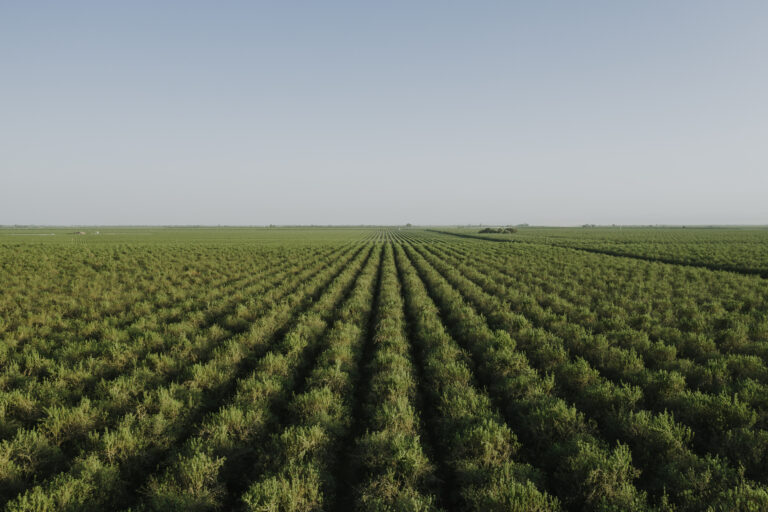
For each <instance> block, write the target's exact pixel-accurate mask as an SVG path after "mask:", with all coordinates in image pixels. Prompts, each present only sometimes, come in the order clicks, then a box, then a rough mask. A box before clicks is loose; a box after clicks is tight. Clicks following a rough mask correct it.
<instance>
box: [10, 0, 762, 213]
mask: <svg viewBox="0 0 768 512" xmlns="http://www.w3.org/2000/svg"><path fill="white" fill-rule="evenodd" d="M767 196H768V2H766V1H764V0H761V1H734V2H726V1H719V2H712V1H706V0H690V1H678V0H676V1H671V2H670V1H666V0H665V1H636V2H625V1H615V0H610V1H608V0H606V1H585V2H572V1H567V2H566V1H563V2H555V1H546V0H544V1H527V2H513V1H500V2H485V1H477V2H475V1H473V2H470V1H466V2H448V1H439V2H438V1H434V2H427V1H402V2H400V1H387V2H367V1H365V2H351V1H350V2H333V1H326V2H315V1H301V2H298V1H297V2H293V1H271V2H258V1H248V2H210V1H205V2H202V1H200V2H198V1H184V2H155V1H153V2H148V1H126V2H111V1H107V2H104V1H99V2H96V1H94V2H79V1H67V2H62V1H52V2H38V1H29V0H24V1H11V0H4V1H2V2H0V224H12V223H39V224H269V223H275V224H284V223H285V224H309V223H319V224H359V223H379V224H386V223H405V222H412V223H431V224H452V223H504V224H506V223H521V222H528V223H536V224H560V225H570V224H581V223H643V224H647V223H685V224H692V223H762V224H765V223H768V198H767Z"/></svg>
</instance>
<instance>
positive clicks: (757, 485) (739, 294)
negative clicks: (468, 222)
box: [0, 227, 768, 511]
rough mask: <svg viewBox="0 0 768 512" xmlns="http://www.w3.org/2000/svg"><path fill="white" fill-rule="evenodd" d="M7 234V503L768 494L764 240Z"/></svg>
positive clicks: (739, 497)
mask: <svg viewBox="0 0 768 512" xmlns="http://www.w3.org/2000/svg"><path fill="white" fill-rule="evenodd" d="M95 231H96V229H90V228H89V229H86V230H85V232H84V233H85V234H84V235H81V234H77V231H76V230H73V229H61V228H53V229H45V228H37V229H1V230H0V287H2V290H3V293H2V295H0V507H2V510H8V511H22V510H73V511H74V510H94V511H96V510H263V511H271V510H296V511H299V510H377V511H379V510H382V511H383V510H424V511H427V510H478V511H480V510H483V511H485V510H489V511H495V510H499V511H501V510H521V511H522V510H533V511H545V510H563V511H571V510H678V511H698V510H754V511H758V510H768V286H766V284H767V281H766V278H765V276H766V275H768V230H766V229H650V228H642V229H641V228H631V229H623V230H619V229H608V228H606V229H602V228H599V229H597V228H596V229H582V228H573V229H566V228H558V229H543V228H525V227H523V228H520V229H519V230H518V231H517V232H516V233H507V234H498V235H496V234H491V235H481V234H478V230H471V229H467V228H463V229H448V228H435V229H416V228H409V229H405V228H403V229H398V228H392V229H389V228H314V229H309V228H304V229H300V228H270V229H267V228H264V229H257V228H165V229H160V228H107V227H105V228H98V231H99V233H98V234H95Z"/></svg>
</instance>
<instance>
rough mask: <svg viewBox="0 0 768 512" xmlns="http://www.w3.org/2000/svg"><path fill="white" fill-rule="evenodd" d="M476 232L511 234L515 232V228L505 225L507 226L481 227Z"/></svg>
mask: <svg viewBox="0 0 768 512" xmlns="http://www.w3.org/2000/svg"><path fill="white" fill-rule="evenodd" d="M478 233H498V234H510V235H511V234H512V233H517V229H515V228H511V227H507V228H483V229H481V230H480V231H478Z"/></svg>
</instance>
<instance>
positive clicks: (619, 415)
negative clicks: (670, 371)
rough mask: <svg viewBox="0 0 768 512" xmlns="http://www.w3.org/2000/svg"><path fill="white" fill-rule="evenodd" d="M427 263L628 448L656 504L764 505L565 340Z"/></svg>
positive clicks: (441, 265) (447, 268)
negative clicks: (572, 350)
mask: <svg viewBox="0 0 768 512" xmlns="http://www.w3.org/2000/svg"><path fill="white" fill-rule="evenodd" d="M428 259H429V260H430V262H431V263H432V264H434V265H436V267H437V268H438V269H439V270H440V272H441V273H443V275H444V276H445V277H446V278H448V279H449V281H450V282H451V284H452V285H454V286H456V287H457V288H458V289H459V290H461V293H462V295H463V296H465V297H467V299H468V300H470V302H471V303H472V305H473V306H474V307H476V308H478V310H479V311H480V312H481V313H482V314H483V315H485V316H486V317H487V318H488V319H489V322H490V324H491V325H495V326H496V327H500V328H503V329H504V330H505V331H506V332H508V333H510V334H511V335H512V336H513V337H514V338H515V339H516V341H517V342H518V346H519V348H520V350H522V351H523V352H524V353H525V354H526V355H527V356H528V357H529V358H530V361H531V362H532V364H533V365H534V366H536V367H537V368H539V369H540V370H542V371H545V372H548V373H551V374H552V375H553V377H554V383H555V384H556V388H555V391H556V392H557V393H558V394H562V396H563V397H564V398H566V399H567V400H569V401H572V402H573V403H575V404H576V405H577V407H578V408H579V409H580V410H581V411H584V412H586V413H587V414H588V415H589V416H590V417H591V418H594V419H596V420H597V424H598V426H599V428H600V432H601V434H602V435H603V436H605V437H606V438H608V439H618V440H620V441H623V442H625V443H627V445H628V446H630V447H631V448H632V453H633V454H635V456H636V457H635V459H636V461H637V463H638V464H639V467H640V468H641V469H642V470H643V487H644V488H646V489H648V490H649V491H650V492H651V494H652V496H653V497H654V499H657V500H658V501H659V503H667V502H669V501H670V500H671V501H672V502H674V503H675V505H676V506H677V507H679V508H680V509H683V510H701V509H702V508H706V507H707V506H708V504H710V503H713V502H716V501H715V500H721V502H720V505H721V506H724V507H727V506H733V505H734V504H735V503H736V502H739V501H740V500H747V501H749V502H751V503H752V504H753V506H755V507H759V506H763V505H764V504H765V503H766V502H765V500H766V499H768V494H766V493H765V492H764V491H762V490H755V488H754V486H753V485H751V484H749V483H748V482H745V481H744V480H743V479H742V477H741V476H740V474H739V472H738V471H737V470H736V469H735V468H732V467H729V465H728V464H726V463H725V462H724V461H722V460H717V459H712V458H710V457H707V458H700V457H698V456H696V455H695V454H694V453H693V452H692V451H691V449H690V447H689V446H688V444H689V443H688V441H690V434H689V433H687V430H686V429H685V428H681V427H680V426H679V425H678V424H677V423H675V422H674V420H673V419H672V418H671V416H670V415H668V414H660V415H655V414H652V413H649V412H648V411H646V410H643V409H642V408H640V407H638V402H639V400H640V397H641V392H640V390H639V388H636V387H635V388H633V387H631V386H627V385H625V384H614V383H612V382H611V381H609V380H607V379H605V378H604V377H602V376H601V375H600V374H599V372H597V370H595V369H593V368H591V367H590V366H589V364H588V363H587V361H585V360H584V359H573V356H572V355H570V354H569V352H568V349H567V348H566V345H565V342H564V340H563V339H561V338H558V337H557V336H556V335H553V334H551V333H549V332H547V331H546V330H542V329H538V328H535V327H534V326H531V325H530V324H529V322H528V320H527V319H526V318H525V317H524V316H521V315H519V314H516V313H513V312H512V311H513V310H514V306H512V310H510V305H509V304H506V303H503V302H502V301H501V300H499V299H498V298H496V297H495V296H493V295H491V294H488V293H486V292H485V291H484V290H483V289H482V288H481V287H479V286H478V285H476V284H474V283H472V282H471V281H470V280H469V279H467V277H465V276H464V275H462V273H459V272H458V271H457V270H455V269H454V268H453V267H452V266H451V265H450V264H449V263H446V262H444V261H442V260H440V259H438V258H436V257H435V256H434V255H433V256H431V257H429V256H428ZM488 282H489V283H490V282H491V280H489V281H488ZM627 455H629V453H627ZM667 493H669V494H668V495H667Z"/></svg>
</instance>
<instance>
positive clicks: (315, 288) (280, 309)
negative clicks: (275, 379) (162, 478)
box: [8, 247, 362, 510]
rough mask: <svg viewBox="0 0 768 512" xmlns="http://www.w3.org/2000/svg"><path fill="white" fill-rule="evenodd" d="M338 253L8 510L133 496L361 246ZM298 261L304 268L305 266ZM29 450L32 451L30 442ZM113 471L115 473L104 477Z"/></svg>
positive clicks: (270, 296) (94, 505) (33, 471)
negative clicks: (244, 368) (139, 484)
mask: <svg viewBox="0 0 768 512" xmlns="http://www.w3.org/2000/svg"><path fill="white" fill-rule="evenodd" d="M344 252H345V254H344V255H342V257H340V258H338V257H337V258H334V261H333V263H332V264H331V265H326V264H325V262H321V263H320V269H318V268H316V267H309V268H308V270H307V271H308V274H305V273H302V274H299V275H298V276H296V277H295V278H294V279H292V280H289V281H286V282H285V283H283V284H282V285H281V286H279V287H278V288H277V289H275V290H273V292H274V293H272V292H270V293H265V294H264V296H263V299H264V301H266V303H268V304H271V306H270V308H269V310H268V311H266V312H263V313H264V314H259V315H258V316H257V317H255V318H254V323H253V324H252V325H251V327H250V328H249V329H248V330H246V331H244V332H243V333H241V334H239V335H236V336H234V337H232V338H229V339H227V340H225V341H224V342H222V343H220V344H219V345H218V346H217V348H216V349H214V351H213V354H212V357H211V358H210V359H209V360H208V361H206V362H201V363H196V364H193V365H191V366H190V368H189V372H188V377H187V379H186V380H184V381H182V382H180V383H176V382H172V383H171V384H170V385H168V386H165V387H161V388H158V389H155V390H151V391H149V392H146V393H143V396H142V399H141V403H140V404H139V406H138V407H137V408H136V409H135V411H134V412H131V413H129V414H126V415H124V416H123V417H122V418H119V419H118V420H117V422H116V423H115V425H114V426H112V427H110V428H106V429H104V430H102V431H91V432H88V434H87V435H88V437H87V440H86V442H85V445H84V446H82V448H81V450H80V455H78V456H77V457H76V458H74V459H70V460H68V461H67V466H69V469H68V470H67V471H65V472H63V473H59V474H58V475H56V476H55V477H53V478H52V479H51V480H49V481H47V482H43V483H41V484H39V485H37V486H36V487H34V488H33V489H30V490H29V491H28V492H26V493H24V494H21V495H20V496H18V497H17V498H15V499H14V500H12V501H11V502H10V503H9V505H8V508H9V509H12V510H29V509H33V508H34V507H35V506H38V505H37V504H40V503H48V504H52V505H53V508H65V507H70V508H76V509H78V510H81V509H93V510H103V509H104V508H105V507H106V508H109V504H110V503H111V504H115V503H122V502H123V501H124V500H125V499H127V496H129V495H132V494H133V493H135V490H136V489H135V484H136V479H139V480H141V479H143V478H144V477H145V476H146V473H147V471H148V470H151V469H153V468H154V465H155V464H156V463H158V462H160V461H161V460H162V459H163V458H164V457H165V456H167V454H168V451H169V450H170V449H171V448H172V447H173V446H174V445H175V444H176V443H178V442H179V440H180V439H183V438H184V437H186V436H188V435H189V434H190V433H192V429H193V428H194V426H195V425H196V423H197V421H199V420H200V419H202V415H203V414H204V413H205V412H206V411H207V410H211V409H214V408H215V407H217V406H218V405H219V404H220V402H221V400H222V399H224V398H226V396H227V393H228V392H229V390H230V389H231V387H232V383H233V382H234V379H236V377H237V376H238V373H239V370H240V368H241V366H242V365H243V364H245V363H246V362H247V361H248V360H249V359H252V358H253V357H254V356H256V355H259V354H265V353H267V351H268V349H269V348H270V344H271V343H272V339H273V337H274V335H275V334H276V333H279V332H280V330H281V329H283V328H284V326H286V325H287V324H288V322H289V321H290V320H291V319H292V318H294V317H295V316H296V313H297V311H300V310H301V308H303V307H305V306H303V305H305V304H309V303H311V301H312V297H313V295H315V294H317V293H319V292H320V291H321V290H322V289H323V288H324V287H326V286H327V284H328V283H330V282H331V280H332V278H333V276H335V275H337V274H338V273H339V272H340V271H341V269H343V268H344V267H345V266H346V265H347V264H348V263H349V262H350V261H351V260H352V258H358V259H359V258H361V253H362V247H358V248H357V249H356V250H352V249H348V250H346V251H344ZM337 256H338V255H337ZM303 266H304V267H305V268H306V267H307V265H306V263H305V264H303ZM323 267H324V268H323ZM318 270H319V272H318ZM308 277H309V278H310V279H309V280H306V279H307V278H308ZM302 278H303V279H304V280H303V281H302ZM297 284H298V288H297ZM35 433H36V432H35ZM28 449H38V450H39V448H37V447H33V446H30V447H29V448H28ZM22 455H23V454H22ZM15 459H16V460H18V461H19V462H21V461H23V460H24V459H28V460H33V461H35V462H36V465H35V466H34V467H31V468H29V471H28V473H27V474H29V475H30V476H37V477H38V478H39V477H40V476H44V475H45V474H46V471H45V470H46V468H49V467H50V466H49V465H48V464H47V462H46V460H45V459H44V458H43V459H41V458H40V457H35V456H32V457H29V456H26V457H20V456H19V454H16V457H15ZM49 474H50V473H49ZM113 474H115V475H119V476H120V478H112V477H111V476H109V475H113ZM108 476H109V477H108ZM126 476H128V477H129V478H127V479H126ZM104 479H106V480H104ZM102 480H103V481H102ZM29 482H30V479H29V478H26V479H22V483H26V484H28V483H29ZM97 483H98V485H97Z"/></svg>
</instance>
